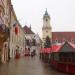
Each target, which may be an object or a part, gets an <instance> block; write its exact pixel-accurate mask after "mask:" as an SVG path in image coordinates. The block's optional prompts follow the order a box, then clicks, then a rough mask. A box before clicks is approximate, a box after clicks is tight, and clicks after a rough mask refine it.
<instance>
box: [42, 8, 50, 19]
mask: <svg viewBox="0 0 75 75" xmlns="http://www.w3.org/2000/svg"><path fill="white" fill-rule="evenodd" d="M45 17H49V18H50V16H49V14H48V11H47V9H46V11H45V14H44V15H43V18H45Z"/></svg>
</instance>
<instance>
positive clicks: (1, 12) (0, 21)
mask: <svg viewBox="0 0 75 75" xmlns="http://www.w3.org/2000/svg"><path fill="white" fill-rule="evenodd" d="M3 18H4V9H3V7H2V6H0V26H1V25H2V24H4V21H3Z"/></svg>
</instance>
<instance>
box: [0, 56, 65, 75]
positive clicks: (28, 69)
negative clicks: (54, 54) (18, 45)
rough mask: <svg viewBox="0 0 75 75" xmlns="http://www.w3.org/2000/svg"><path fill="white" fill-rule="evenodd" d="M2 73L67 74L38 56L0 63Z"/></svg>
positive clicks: (11, 74) (30, 74)
mask: <svg viewBox="0 0 75 75" xmlns="http://www.w3.org/2000/svg"><path fill="white" fill-rule="evenodd" d="M0 75H66V74H63V73H59V72H57V71H55V70H53V69H51V68H50V66H49V65H47V64H45V63H43V62H42V61H41V60H40V59H39V58H38V57H35V58H31V57H23V58H21V59H17V60H14V61H13V60H11V61H10V62H9V63H7V64H3V65H0Z"/></svg>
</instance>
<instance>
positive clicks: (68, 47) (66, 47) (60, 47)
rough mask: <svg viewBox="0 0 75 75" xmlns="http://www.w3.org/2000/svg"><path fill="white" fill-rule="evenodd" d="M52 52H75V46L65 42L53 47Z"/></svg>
mask: <svg viewBox="0 0 75 75" xmlns="http://www.w3.org/2000/svg"><path fill="white" fill-rule="evenodd" d="M52 52H75V44H73V43H71V42H65V43H63V44H62V45H53V46H52Z"/></svg>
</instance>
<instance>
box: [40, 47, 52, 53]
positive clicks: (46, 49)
mask: <svg viewBox="0 0 75 75" xmlns="http://www.w3.org/2000/svg"><path fill="white" fill-rule="evenodd" d="M41 52H42V53H50V52H51V48H42V51H41Z"/></svg>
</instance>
